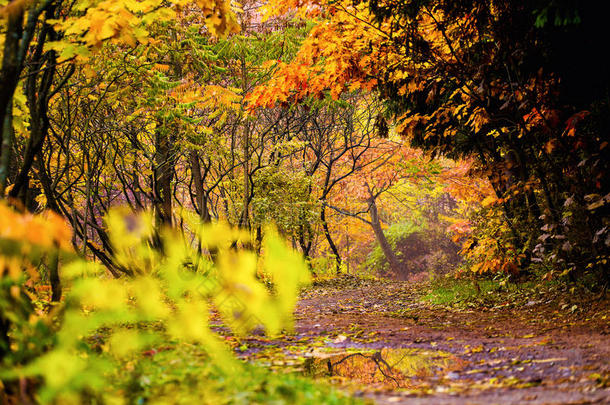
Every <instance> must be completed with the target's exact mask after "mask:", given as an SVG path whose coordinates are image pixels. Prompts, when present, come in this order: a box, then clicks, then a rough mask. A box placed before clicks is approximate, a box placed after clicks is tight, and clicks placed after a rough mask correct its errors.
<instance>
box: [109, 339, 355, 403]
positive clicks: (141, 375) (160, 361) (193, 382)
mask: <svg viewBox="0 0 610 405" xmlns="http://www.w3.org/2000/svg"><path fill="white" fill-rule="evenodd" d="M117 377H118V378H117V380H116V384H115V387H112V389H113V390H117V391H119V392H121V393H122V395H123V396H124V397H127V398H128V403H132V404H195V403H196V404H215V405H216V404H321V403H323V404H337V405H343V404H362V403H363V402H362V401H359V400H356V399H354V398H350V397H349V396H347V394H344V393H342V392H340V391H338V390H336V389H334V388H332V387H330V386H329V385H326V384H323V383H320V382H315V381H313V380H311V379H307V378H305V377H303V376H300V375H298V374H295V373H281V372H277V373H276V372H272V371H269V370H267V369H265V368H262V367H260V366H255V365H251V364H244V365H243V370H240V371H239V372H238V373H236V374H232V375H227V374H225V373H223V372H221V371H220V370H218V369H217V368H216V367H214V366H213V365H212V364H211V363H210V362H209V360H208V357H207V356H206V354H205V353H204V352H203V351H202V350H201V349H200V348H198V347H197V346H194V345H179V346H177V347H175V348H170V349H169V350H165V351H160V352H159V353H156V354H155V355H153V356H151V357H142V356H140V357H139V358H137V359H134V361H133V362H127V363H126V364H125V367H124V368H123V370H122V371H120V372H119V375H118V376H117Z"/></svg>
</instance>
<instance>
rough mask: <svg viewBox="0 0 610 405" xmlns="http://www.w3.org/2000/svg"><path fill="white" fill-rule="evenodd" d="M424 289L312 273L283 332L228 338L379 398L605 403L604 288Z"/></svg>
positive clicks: (609, 337) (272, 360) (263, 359)
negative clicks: (434, 294) (454, 292)
mask: <svg viewBox="0 0 610 405" xmlns="http://www.w3.org/2000/svg"><path fill="white" fill-rule="evenodd" d="M430 291H431V290H430V288H429V287H427V286H426V285H423V286H422V285H420V284H416V285H414V284H410V283H406V282H382V281H365V280H360V279H356V278H353V279H351V278H348V279H343V280H339V281H334V282H332V281H331V282H326V283H319V284H318V285H317V286H315V285H314V287H311V288H309V289H307V290H306V291H304V292H303V293H302V296H301V299H300V301H299V304H298V308H297V311H296V314H295V316H296V327H295V333H293V334H287V335H284V336H281V337H280V338H276V339H269V338H266V337H264V336H262V335H261V336H258V335H253V336H249V337H247V338H243V339H240V340H239V341H237V342H234V346H235V348H236V351H237V352H238V353H239V354H240V356H241V357H242V358H244V359H247V360H250V361H253V362H255V363H258V364H262V365H264V366H267V367H269V368H272V369H276V370H280V371H286V372H294V371H300V372H304V373H305V374H308V375H310V376H313V377H316V378H318V379H320V380H324V381H328V382H330V383H332V384H333V385H335V386H338V387H339V388H341V389H343V390H345V391H347V392H349V393H350V395H353V396H356V397H362V398H364V399H365V401H368V400H373V401H374V402H376V403H379V404H394V403H405V404H440V405H443V404H485V405H490V404H610V306H609V305H608V303H609V300H608V297H607V294H606V295H605V296H603V297H595V296H592V297H590V298H589V299H588V300H583V299H581V298H579V297H578V296H575V294H574V293H572V295H571V297H572V298H570V294H567V295H566V294H563V295H561V294H559V295H553V294H552V293H550V292H549V290H540V291H537V292H536V293H532V292H531V291H530V292H528V293H527V294H519V293H518V292H515V293H496V292H493V293H492V292H488V293H486V292H482V293H481V294H483V295H485V294H489V296H490V297H492V296H493V299H489V300H487V299H486V297H482V299H480V300H478V302H474V303H472V302H470V303H461V304H459V305H449V304H445V305H441V304H438V303H436V304H435V303H432V302H430V299H429V298H426V295H428V297H429V296H430V295H429V294H430ZM576 295H577V294H576ZM566 297H567V298H566ZM503 300H505V301H503ZM571 300H572V301H571ZM574 302H576V303H574Z"/></svg>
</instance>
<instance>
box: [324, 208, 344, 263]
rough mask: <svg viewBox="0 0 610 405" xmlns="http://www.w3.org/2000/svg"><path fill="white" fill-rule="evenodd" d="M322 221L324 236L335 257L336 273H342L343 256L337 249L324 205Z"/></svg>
mask: <svg viewBox="0 0 610 405" xmlns="http://www.w3.org/2000/svg"><path fill="white" fill-rule="evenodd" d="M320 221H321V222H322V228H323V229H324V236H326V241H327V242H328V245H329V246H330V250H331V251H332V252H333V254H334V255H335V263H336V272H337V274H339V272H340V271H341V254H340V253H339V249H337V245H335V241H333V238H332V236H331V234H330V229H329V228H328V222H326V207H325V206H324V205H323V206H322V210H321V211H320Z"/></svg>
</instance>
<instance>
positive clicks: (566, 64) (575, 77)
mask: <svg viewBox="0 0 610 405" xmlns="http://www.w3.org/2000/svg"><path fill="white" fill-rule="evenodd" d="M270 4H271V7H269V9H270V10H276V11H279V12H289V11H290V10H292V9H295V8H298V9H299V10H300V11H299V13H300V14H301V15H306V16H308V17H309V18H312V19H314V20H315V21H317V22H318V24H317V25H316V27H314V28H313V29H312V31H311V33H310V35H309V37H308V38H307V40H306V41H305V42H304V44H303V46H302V48H301V52H300V53H299V55H298V57H297V58H296V59H295V61H294V62H293V63H291V64H288V65H286V64H282V63H279V64H278V65H277V69H278V72H277V75H276V77H275V78H274V87H271V86H268V87H264V88H260V89H257V90H256V91H255V92H253V93H252V95H251V98H252V101H253V105H255V106H269V105H273V104H274V103H276V102H280V103H286V102H297V101H299V100H301V99H304V98H306V97H309V96H317V97H319V96H320V95H323V94H325V93H326V92H328V94H330V95H331V96H332V97H338V96H339V95H340V94H341V93H342V92H344V91H347V90H354V89H364V90H368V89H376V90H378V91H379V93H380V95H381V97H382V98H383V99H384V100H385V101H386V102H387V106H388V109H389V112H390V113H391V114H392V115H393V117H394V119H395V123H396V130H397V131H398V132H399V133H401V134H402V135H403V136H404V137H406V138H408V139H409V140H410V141H411V142H412V143H413V144H414V145H416V146H418V147H422V148H424V149H427V150H430V151H432V152H433V153H436V154H444V155H447V156H450V157H466V156H467V157H472V158H474V159H476V161H477V166H478V169H479V172H480V173H482V174H483V175H484V176H486V177H488V178H489V180H490V182H491V185H492V187H493V190H494V193H495V200H494V202H493V204H489V205H490V207H491V209H493V210H495V211H496V212H498V215H497V218H498V220H499V221H500V222H501V223H502V226H501V228H502V229H503V230H502V232H501V238H500V243H499V248H498V249H502V250H505V251H506V250H510V251H514V252H515V254H514V255H513V257H514V258H515V259H514V263H513V265H514V266H505V265H504V263H503V264H502V265H501V266H490V267H486V268H487V269H488V270H501V269H507V268H514V267H517V266H521V267H525V266H527V265H529V264H530V263H531V262H532V260H533V261H539V262H542V263H543V264H545V265H548V266H549V267H548V269H549V275H552V274H553V272H554V271H555V270H556V269H558V268H561V270H563V273H564V274H569V275H571V278H572V279H575V278H576V277H578V276H580V275H582V274H584V273H585V272H586V271H587V270H588V269H589V270H593V271H594V272H596V273H597V275H599V276H602V278H606V279H607V277H608V273H607V270H605V268H606V266H605V263H604V261H606V260H607V256H608V245H609V243H608V242H607V241H608V226H607V225H608V201H609V200H610V195H609V194H608V184H607V176H606V173H607V164H608V163H607V162H608V160H607V159H606V158H604V155H605V154H606V153H607V149H606V148H607V141H606V140H605V139H604V137H603V136H602V134H604V133H607V131H608V121H607V119H606V118H605V117H606V116H607V114H605V111H606V110H607V108H608V103H607V99H606V98H605V96H604V94H605V92H606V91H607V88H608V79H607V78H608V74H607V72H608V64H607V62H605V61H604V60H603V59H602V58H601V56H599V52H598V51H597V50H598V49H599V45H600V42H599V41H601V38H602V37H603V35H600V34H601V30H602V27H603V21H601V20H600V18H601V17H599V12H598V10H597V8H596V6H595V5H582V4H578V5H575V4H574V3H573V2H567V1H559V2H556V1H553V2H550V1H535V2H527V3H522V2H515V1H510V0H505V1H500V2H497V1H494V2H491V1H486V0H467V1H452V2H449V1H440V0H427V1H408V0H384V1H378V0H373V1H370V2H351V1H328V2H327V1H305V2H303V1H299V2H282V5H279V4H277V2H274V1H272V2H270ZM580 44H587V45H586V46H581V45H580ZM575 57H577V59H578V60H579V61H581V63H580V64H579V66H580V67H578V68H574V67H573V61H574V58H575ZM272 88H276V89H279V90H278V91H277V92H276V93H273V92H272V90H271V89H272ZM481 236H482V237H483V238H485V237H486V236H485V235H481ZM488 236H489V237H491V235H488ZM474 242H476V241H472V243H474Z"/></svg>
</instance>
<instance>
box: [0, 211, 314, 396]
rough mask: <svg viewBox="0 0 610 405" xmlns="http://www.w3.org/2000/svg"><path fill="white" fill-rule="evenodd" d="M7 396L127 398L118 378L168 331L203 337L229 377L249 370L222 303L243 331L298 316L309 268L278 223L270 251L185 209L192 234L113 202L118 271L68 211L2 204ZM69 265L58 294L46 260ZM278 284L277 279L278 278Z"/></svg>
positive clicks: (183, 338)
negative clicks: (225, 333) (75, 234)
mask: <svg viewBox="0 0 610 405" xmlns="http://www.w3.org/2000/svg"><path fill="white" fill-rule="evenodd" d="M0 214H1V217H2V222H1V223H0V380H1V381H2V384H1V385H0V397H3V398H2V399H3V400H6V399H8V398H13V399H16V398H18V399H17V400H18V401H19V402H27V401H35V402H40V403H63V404H65V403H107V402H113V403H114V402H119V403H122V402H124V401H125V400H127V398H126V397H125V395H126V394H125V392H124V391H120V390H119V391H117V390H113V389H112V384H111V379H112V378H113V376H115V374H116V370H117V369H119V368H120V364H124V363H125V362H126V361H127V360H128V359H131V358H133V357H134V356H136V355H137V354H139V353H142V352H144V351H146V350H147V349H150V348H152V347H155V346H157V345H159V344H161V343H163V342H182V343H185V344H195V345H197V347H200V348H201V349H202V350H203V351H204V352H205V354H206V356H207V358H208V359H209V366H210V367H213V368H214V369H215V370H217V372H218V373H220V374H219V375H223V376H225V377H226V378H229V379H230V377H231V376H235V375H239V374H241V373H243V370H244V366H243V364H242V363H240V362H238V361H237V360H236V359H235V358H234V357H233V356H232V353H231V352H230V350H229V348H228V347H227V346H226V345H225V344H224V343H223V341H222V340H221V339H220V338H219V336H218V335H217V334H216V333H215V332H214V331H212V330H211V329H210V327H209V318H210V316H211V313H212V312H213V311H214V310H216V311H217V312H218V313H219V315H220V316H221V317H222V319H223V321H224V323H225V324H226V325H228V326H229V327H230V328H231V331H232V332H233V333H235V334H237V335H240V334H243V333H246V332H248V331H250V330H252V329H253V328H255V327H259V326H262V327H263V328H264V329H265V331H266V332H267V333H268V334H270V335H273V334H277V333H279V332H280V331H282V330H284V329H286V330H289V329H290V328H291V327H292V323H291V322H292V312H293V309H294V306H295V304H296V295H297V290H298V288H299V285H300V284H301V283H304V282H307V280H308V271H307V267H306V265H305V264H304V262H303V260H302V258H301V257H300V255H299V254H297V253H295V252H293V251H292V250H291V249H290V248H289V247H288V246H287V245H286V244H285V243H284V241H282V240H281V239H280V237H279V236H278V235H277V233H276V232H274V231H273V230H272V229H269V230H268V231H267V232H266V233H265V239H264V241H263V248H262V254H261V256H260V257H257V256H256V255H255V253H253V252H251V251H249V250H247V249H245V248H240V247H241V246H247V243H248V236H247V235H246V234H244V233H243V232H240V231H237V230H235V229H232V228H230V227H228V226H226V225H223V224H213V225H212V224H205V225H203V224H201V223H200V222H199V220H198V219H196V218H197V217H196V216H195V215H191V214H188V213H186V214H183V215H182V219H183V220H184V222H185V223H187V224H188V225H189V230H190V231H189V232H188V233H180V232H177V231H176V230H173V229H170V228H164V229H156V228H155V227H154V226H153V224H154V220H153V216H152V215H151V214H150V213H147V212H141V213H133V212H131V211H129V210H126V209H115V210H113V211H111V212H110V213H109V215H108V216H107V217H106V227H107V229H108V234H109V236H110V239H111V242H112V246H113V251H112V254H113V255H114V257H115V259H116V262H117V263H119V264H120V265H121V266H122V267H124V269H125V273H126V274H129V275H130V276H129V277H123V278H113V277H111V276H109V274H108V272H107V271H106V270H105V269H104V268H103V267H102V266H101V265H99V264H97V263H95V262H92V261H88V260H85V259H82V258H80V257H79V256H77V255H76V254H75V253H74V251H73V249H72V247H71V242H70V238H71V232H70V228H69V227H68V225H67V224H66V223H65V222H64V221H63V220H61V218H60V217H58V216H56V215H54V214H52V213H45V214H42V215H33V214H21V213H18V212H16V211H14V210H13V209H11V208H9V207H7V206H6V205H3V204H2V205H0ZM53 266H55V269H56V268H57V266H61V279H62V283H63V284H64V288H65V290H66V294H65V296H64V299H63V300H61V301H58V302H49V300H48V299H47V298H48V297H47V296H46V295H45V294H44V292H45V291H47V290H48V287H47V286H46V285H44V279H43V278H41V274H42V275H45V274H46V273H45V269H49V268H53ZM269 285H271V288H269Z"/></svg>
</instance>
